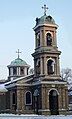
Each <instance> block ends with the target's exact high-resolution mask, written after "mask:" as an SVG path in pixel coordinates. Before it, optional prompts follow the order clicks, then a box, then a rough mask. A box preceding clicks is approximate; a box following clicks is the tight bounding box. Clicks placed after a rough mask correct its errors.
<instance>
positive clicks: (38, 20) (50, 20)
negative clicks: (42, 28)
mask: <svg viewBox="0 0 72 119" xmlns="http://www.w3.org/2000/svg"><path fill="white" fill-rule="evenodd" d="M39 24H55V20H54V19H53V18H52V17H51V16H50V15H49V16H47V15H43V16H42V17H40V18H36V25H39Z"/></svg>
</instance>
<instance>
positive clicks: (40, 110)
mask: <svg viewBox="0 0 72 119" xmlns="http://www.w3.org/2000/svg"><path fill="white" fill-rule="evenodd" d="M38 111H39V112H42V111H44V112H46V111H50V110H49V109H39V110H38Z"/></svg>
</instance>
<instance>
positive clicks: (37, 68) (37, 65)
mask: <svg viewBox="0 0 72 119" xmlns="http://www.w3.org/2000/svg"><path fill="white" fill-rule="evenodd" d="M36 74H40V59H37V61H36Z"/></svg>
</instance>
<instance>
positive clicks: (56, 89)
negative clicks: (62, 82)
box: [48, 88, 59, 95]
mask: <svg viewBox="0 0 72 119" xmlns="http://www.w3.org/2000/svg"><path fill="white" fill-rule="evenodd" d="M51 90H55V91H56V92H57V94H58V95H59V92H58V90H57V89H56V88H51V89H50V90H49V91H48V95H49V93H50V91H51Z"/></svg>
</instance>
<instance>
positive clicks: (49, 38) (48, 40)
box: [46, 32, 52, 46]
mask: <svg viewBox="0 0 72 119" xmlns="http://www.w3.org/2000/svg"><path fill="white" fill-rule="evenodd" d="M46 44H47V46H52V33H51V32H47V33H46Z"/></svg>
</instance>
